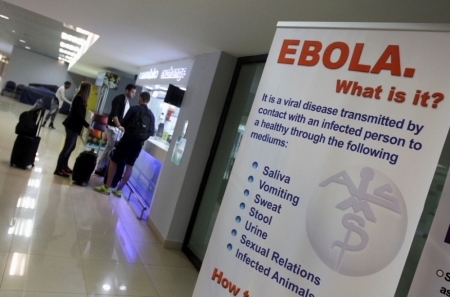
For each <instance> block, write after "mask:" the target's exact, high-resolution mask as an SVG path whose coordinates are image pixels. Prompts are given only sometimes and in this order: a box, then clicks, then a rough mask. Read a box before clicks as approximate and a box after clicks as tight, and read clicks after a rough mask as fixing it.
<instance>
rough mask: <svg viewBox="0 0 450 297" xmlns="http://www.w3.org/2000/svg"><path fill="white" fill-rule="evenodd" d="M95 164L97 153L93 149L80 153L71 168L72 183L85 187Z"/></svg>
mask: <svg viewBox="0 0 450 297" xmlns="http://www.w3.org/2000/svg"><path fill="white" fill-rule="evenodd" d="M96 163H97V153H96V152H95V151H94V149H92V150H90V151H84V152H81V153H80V155H79V156H78V157H77V159H76V160H75V165H74V166H73V172H72V181H74V182H75V183H76V184H78V185H80V186H83V187H86V186H87V184H88V182H89V179H90V178H91V175H92V173H93V172H94V169H95V164H96Z"/></svg>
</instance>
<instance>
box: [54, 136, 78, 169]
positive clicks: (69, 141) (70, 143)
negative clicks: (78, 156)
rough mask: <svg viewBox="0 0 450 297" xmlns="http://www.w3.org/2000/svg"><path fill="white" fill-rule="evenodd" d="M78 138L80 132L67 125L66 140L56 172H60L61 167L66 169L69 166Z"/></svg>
mask: <svg viewBox="0 0 450 297" xmlns="http://www.w3.org/2000/svg"><path fill="white" fill-rule="evenodd" d="M77 138H78V133H77V132H75V131H73V130H70V129H69V128H67V127H66V140H65V141H64V146H63V149H62V151H61V153H60V154H59V157H58V163H57V165H56V170H55V172H58V171H60V170H61V169H66V168H67V167H69V164H68V163H69V158H70V154H71V153H72V152H73V150H74V149H75V146H76V144H77Z"/></svg>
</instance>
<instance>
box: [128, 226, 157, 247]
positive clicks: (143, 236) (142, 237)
mask: <svg viewBox="0 0 450 297" xmlns="http://www.w3.org/2000/svg"><path fill="white" fill-rule="evenodd" d="M123 225H124V227H125V230H127V233H128V236H130V238H131V240H136V241H145V242H159V241H158V239H157V238H156V236H155V235H154V234H153V232H152V231H151V230H150V227H149V226H148V225H147V223H146V222H142V221H137V222H134V223H123Z"/></svg>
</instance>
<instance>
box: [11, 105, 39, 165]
mask: <svg viewBox="0 0 450 297" xmlns="http://www.w3.org/2000/svg"><path fill="white" fill-rule="evenodd" d="M44 114H45V110H44V109H42V110H41V111H40V115H39V119H38V120H37V125H36V126H35V128H33V127H31V128H30V129H31V130H34V129H36V130H34V132H33V133H32V134H34V133H36V136H31V135H21V134H19V135H17V138H16V141H14V146H13V149H12V152H11V159H10V165H11V166H17V167H19V168H22V169H27V167H28V166H34V159H35V158H36V153H37V150H38V148H39V143H40V142H41V138H40V137H39V132H40V127H41V125H42V120H43V119H44ZM21 117H22V116H21ZM19 125H20V123H19V124H18V126H19ZM16 132H18V131H17V127H16ZM22 132H23V131H22ZM30 133H31V132H30Z"/></svg>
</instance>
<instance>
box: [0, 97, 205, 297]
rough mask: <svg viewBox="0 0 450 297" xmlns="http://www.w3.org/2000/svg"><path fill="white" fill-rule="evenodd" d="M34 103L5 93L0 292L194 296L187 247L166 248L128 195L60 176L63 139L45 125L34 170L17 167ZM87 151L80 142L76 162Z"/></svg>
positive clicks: (68, 296)
mask: <svg viewBox="0 0 450 297" xmlns="http://www.w3.org/2000/svg"><path fill="white" fill-rule="evenodd" d="M30 108H31V106H29V105H24V104H22V103H18V102H17V100H15V99H12V98H9V97H0V125H1V129H0V278H1V279H0V280H1V282H0V297H10V296H11V297H19V296H20V297H31V296H33V297H44V296H50V297H53V296H54V297H56V296H61V297H87V296H100V295H102V296H103V295H106V296H157V297H188V296H191V295H192V292H193V290H194V285H195V282H196V279H197V275H198V273H197V271H196V270H195V269H194V267H193V266H192V265H191V263H190V262H189V261H188V260H187V258H186V257H185V255H184V254H183V253H182V252H181V251H176V250H166V249H164V248H162V247H161V245H160V244H159V243H158V241H157V239H156V238H155V236H154V235H153V233H152V232H151V231H150V229H149V228H148V226H147V224H146V223H145V222H142V221H139V220H137V219H136V213H135V212H134V211H133V210H132V209H131V208H130V206H129V204H128V203H127V201H126V200H124V199H118V198H115V197H114V196H111V197H108V196H105V195H102V194H99V193H96V192H94V191H93V190H92V188H93V187H94V186H97V185H99V184H100V183H101V180H100V179H99V178H98V177H96V176H93V177H92V178H91V181H90V185H89V186H87V187H86V188H83V187H80V186H77V185H71V184H70V179H64V178H61V177H59V176H54V175H53V171H54V168H55V164H56V159H57V157H58V154H59V152H60V150H61V147H62V145H63V141H64V136H65V133H64V129H63V126H62V124H61V122H62V121H63V119H64V118H65V115H61V114H59V115H58V116H57V119H56V121H55V127H56V130H50V129H48V128H44V129H42V131H41V137H42V140H41V143H40V146H39V151H38V154H39V155H38V159H37V160H36V163H35V167H34V168H33V169H29V170H22V169H18V168H15V167H11V166H10V164H9V158H10V155H11V150H12V147H13V144H14V140H15V137H16V135H15V134H14V128H15V125H16V123H17V121H18V117H19V115H20V113H21V112H23V111H24V110H28V109H30ZM82 150H84V145H83V142H82V141H81V140H80V139H79V140H78V146H77V148H76V150H75V152H74V153H73V154H72V158H71V161H70V162H69V163H70V165H73V163H74V160H75V157H76V156H77V155H78V154H79V152H80V151H82Z"/></svg>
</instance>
